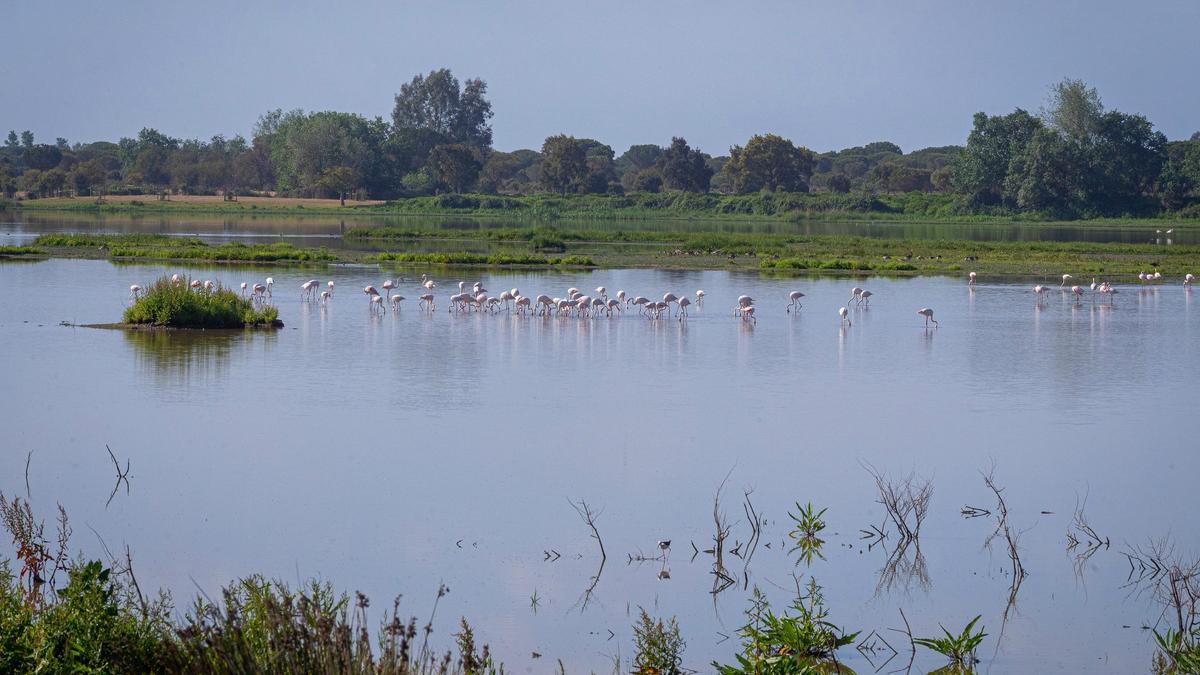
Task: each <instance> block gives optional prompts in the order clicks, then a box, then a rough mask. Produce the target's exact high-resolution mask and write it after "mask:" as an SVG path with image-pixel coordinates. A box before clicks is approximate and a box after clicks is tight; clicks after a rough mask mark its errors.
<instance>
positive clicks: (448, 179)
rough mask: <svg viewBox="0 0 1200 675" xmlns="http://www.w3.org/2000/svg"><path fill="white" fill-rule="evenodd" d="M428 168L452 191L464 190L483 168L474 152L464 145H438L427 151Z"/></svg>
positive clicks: (472, 182)
mask: <svg viewBox="0 0 1200 675" xmlns="http://www.w3.org/2000/svg"><path fill="white" fill-rule="evenodd" d="M429 168H430V169H431V170H432V171H433V175H434V177H436V178H437V180H438V181H439V182H440V183H442V184H443V185H445V186H446V187H448V188H450V190H452V191H454V192H466V191H467V189H469V188H470V187H471V186H472V185H474V184H475V181H476V179H478V178H479V172H480V170H481V169H482V168H483V165H482V163H480V161H479V159H478V158H477V157H476V156H475V152H474V151H473V150H472V149H471V148H470V147H469V146H466V145H463V144H461V143H454V144H452V145H439V146H437V147H436V148H434V149H433V152H431V153H429Z"/></svg>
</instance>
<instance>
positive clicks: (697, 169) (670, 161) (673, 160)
mask: <svg viewBox="0 0 1200 675" xmlns="http://www.w3.org/2000/svg"><path fill="white" fill-rule="evenodd" d="M705 159H706V158H705V156H704V153H702V152H700V151H699V150H696V149H693V148H692V147H691V146H689V145H688V143H687V141H686V140H684V139H683V138H679V137H676V138H672V139H671V145H670V146H669V147H668V148H667V149H666V150H665V151H664V152H663V154H662V156H661V157H659V159H658V162H657V166H658V168H659V170H660V171H661V172H662V179H663V185H664V186H665V187H666V188H667V189H668V190H683V191H684V192H700V193H704V192H708V187H709V184H710V183H711V182H712V175H713V172H712V169H710V168H708V164H707V163H706V162H705ZM811 173H812V171H811V169H810V171H809V174H810V175H811Z"/></svg>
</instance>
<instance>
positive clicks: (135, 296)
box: [129, 284, 142, 300]
mask: <svg viewBox="0 0 1200 675" xmlns="http://www.w3.org/2000/svg"><path fill="white" fill-rule="evenodd" d="M141 292H142V287H141V286H138V285H137V284H134V285H132V286H130V287H129V295H130V296H132V297H133V299H134V300H137V299H138V294H139V293H141Z"/></svg>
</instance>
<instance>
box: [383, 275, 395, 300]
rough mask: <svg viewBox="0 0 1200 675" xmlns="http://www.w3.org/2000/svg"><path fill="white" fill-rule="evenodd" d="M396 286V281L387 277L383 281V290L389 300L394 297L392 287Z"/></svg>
mask: <svg viewBox="0 0 1200 675" xmlns="http://www.w3.org/2000/svg"><path fill="white" fill-rule="evenodd" d="M395 287H396V282H394V281H392V280H391V279H387V280H385V281H384V282H383V292H384V293H385V294H386V295H387V298H388V300H391V299H392V289H393V288H395Z"/></svg>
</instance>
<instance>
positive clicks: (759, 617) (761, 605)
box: [713, 577, 858, 675]
mask: <svg viewBox="0 0 1200 675" xmlns="http://www.w3.org/2000/svg"><path fill="white" fill-rule="evenodd" d="M792 611H793V613H792V614H787V613H784V614H781V615H778V616H777V615H776V614H775V613H774V612H772V611H771V607H770V604H769V603H768V602H767V598H766V596H764V595H763V594H762V592H761V591H759V590H758V588H757V587H755V589H754V595H753V597H751V599H750V609H748V610H746V617H747V622H746V625H744V626H742V627H741V628H740V629H738V635H739V636H740V637H741V638H742V652H741V653H740V654H738V655H737V664H736V665H721V664H719V663H713V667H714V668H716V670H717V672H718V673H720V675H751V674H753V675H817V673H838V672H851V671H849V670H848V669H843V668H842V666H841V665H840V664H838V662H837V650H838V649H840V648H842V647H845V646H847V645H852V644H854V641H855V640H856V639H857V638H858V633H857V632H855V633H846V632H845V631H843V630H842V629H840V628H838V627H837V626H835V625H834V624H833V623H831V622H829V621H828V620H827V618H828V616H829V610H827V609H826V608H825V598H824V596H823V594H822V591H821V587H820V586H819V585H817V583H816V580H814V579H812V578H811V577H810V578H809V580H808V587H807V589H806V592H805V593H804V594H803V595H801V596H800V597H799V598H797V599H796V600H795V602H793V603H792Z"/></svg>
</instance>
